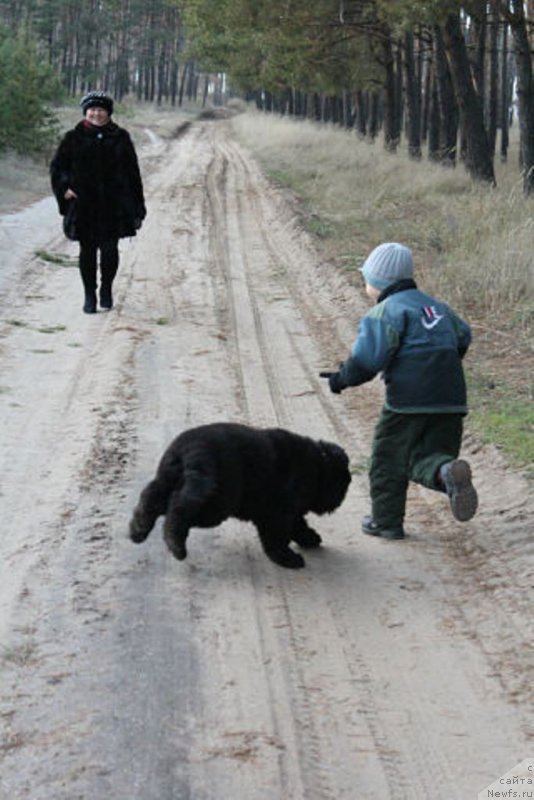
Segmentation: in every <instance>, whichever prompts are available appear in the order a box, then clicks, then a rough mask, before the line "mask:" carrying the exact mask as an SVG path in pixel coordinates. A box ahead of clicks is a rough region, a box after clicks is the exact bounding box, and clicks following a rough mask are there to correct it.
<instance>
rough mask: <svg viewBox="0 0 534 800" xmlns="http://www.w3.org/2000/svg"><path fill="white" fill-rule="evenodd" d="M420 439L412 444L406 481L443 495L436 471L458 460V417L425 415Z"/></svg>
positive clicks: (460, 432)
mask: <svg viewBox="0 0 534 800" xmlns="http://www.w3.org/2000/svg"><path fill="white" fill-rule="evenodd" d="M424 420H425V424H424V426H423V428H422V430H421V435H420V437H419V439H418V440H417V441H415V442H414V445H413V450H412V453H411V458H410V474H409V477H410V480H412V481H414V482H415V483H420V484H421V485H422V486H426V488H427V489H435V490H436V491H439V492H444V491H445V487H444V485H443V484H442V483H441V482H440V481H439V477H438V476H439V470H440V467H441V466H442V465H443V464H445V463H447V462H448V461H452V460H454V459H455V458H457V457H458V454H459V452H460V446H461V443H462V433H463V416H462V415H461V414H425V415H424Z"/></svg>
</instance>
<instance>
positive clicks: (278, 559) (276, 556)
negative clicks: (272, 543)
mask: <svg viewBox="0 0 534 800" xmlns="http://www.w3.org/2000/svg"><path fill="white" fill-rule="evenodd" d="M267 555H268V556H269V558H270V559H271V561H274V563H275V564H278V565H279V566H280V567H286V568H287V569H300V568H301V567H304V566H306V562H305V561H304V559H303V558H302V556H301V555H300V554H299V553H294V552H293V550H290V549H289V547H288V548H287V549H286V550H275V551H269V552H268V553H267Z"/></svg>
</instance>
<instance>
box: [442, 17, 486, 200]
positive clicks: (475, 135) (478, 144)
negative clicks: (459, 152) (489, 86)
mask: <svg viewBox="0 0 534 800" xmlns="http://www.w3.org/2000/svg"><path fill="white" fill-rule="evenodd" d="M443 36H444V43H445V51H446V53H447V59H448V61H449V66H450V69H451V75H452V82H453V86H454V91H455V94H456V99H457V101H458V107H459V109H460V115H461V121H462V128H463V130H464V133H465V137H466V147H467V152H466V156H467V158H466V166H467V169H468V170H469V172H470V174H471V176H472V177H473V178H474V180H477V181H487V182H488V183H492V184H495V173H494V171H493V162H492V159H491V153H490V149H489V142H488V136H487V133H486V129H485V127H484V115H483V109H482V103H481V99H480V96H479V95H478V94H477V92H476V90H475V87H474V85H473V81H472V80H471V75H470V70H469V61H468V58H467V48H466V45H465V39H464V36H463V33H462V28H461V25H460V16H459V14H458V13H455V14H449V16H448V17H447V22H446V23H445V27H444V28H443Z"/></svg>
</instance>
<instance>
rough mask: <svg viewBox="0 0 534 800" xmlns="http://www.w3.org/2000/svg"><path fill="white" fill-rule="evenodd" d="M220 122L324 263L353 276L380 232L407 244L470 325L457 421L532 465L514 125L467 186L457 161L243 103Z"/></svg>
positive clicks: (523, 203)
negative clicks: (442, 161)
mask: <svg viewBox="0 0 534 800" xmlns="http://www.w3.org/2000/svg"><path fill="white" fill-rule="evenodd" d="M232 126H233V129H234V131H235V133H236V135H237V137H238V139H239V140H240V141H241V143H242V144H243V145H245V146H246V147H247V148H248V149H249V150H250V151H251V152H252V153H253V155H254V156H255V157H256V158H257V159H258V161H259V162H260V164H261V165H262V168H263V169H264V171H265V173H266V174H267V176H268V177H269V178H270V180H271V181H272V182H273V183H275V184H276V185H278V186H280V187H282V188H284V189H287V190H288V191H289V192H290V194H291V199H292V200H293V206H295V204H296V206H297V213H298V214H299V217H300V219H301V223H302V225H303V227H304V228H305V229H306V230H307V231H308V232H309V233H310V234H311V235H312V236H313V237H314V238H315V241H316V245H317V248H318V251H319V253H320V254H321V256H322V258H323V259H324V260H325V262H327V263H330V264H332V265H333V266H335V267H336V268H338V269H341V270H343V272H344V273H345V274H346V275H347V276H348V278H349V279H350V280H352V281H354V283H355V285H357V286H360V285H361V277H360V274H359V272H358V267H360V266H361V265H362V263H363V261H364V260H365V257H366V256H367V255H368V253H369V252H370V250H371V249H372V248H373V247H375V246H376V245H377V244H380V242H383V241H401V242H404V243H405V244H407V245H408V246H410V247H411V248H412V250H413V251H414V257H415V263H416V277H417V280H418V282H419V284H420V285H421V287H423V288H424V289H425V290H426V291H428V292H430V293H431V294H435V295H437V296H439V297H443V298H444V299H445V300H446V301H447V302H448V303H450V305H451V306H453V307H454V308H455V309H456V310H457V311H458V312H459V313H460V314H461V315H463V316H464V317H465V318H466V319H467V320H468V321H469V322H470V323H471V324H472V325H473V330H474V333H475V337H474V342H473V346H472V348H471V350H470V352H469V355H468V357H467V359H466V371H467V374H468V381H469V391H470V407H471V409H472V411H471V413H470V415H469V417H468V425H469V426H470V427H471V429H472V430H473V431H475V432H476V434H477V435H478V437H479V438H480V439H482V440H483V441H484V442H490V443H492V444H494V445H496V446H497V447H498V448H499V449H501V450H502V451H503V453H504V454H505V455H506V456H507V458H508V459H509V460H510V462H511V463H513V464H514V465H516V466H519V467H528V466H529V465H532V464H533V463H534V419H533V414H534V409H533V400H534V385H533V379H532V377H529V376H532V375H533V374H534V348H533V346H532V341H533V327H534V326H533V323H534V280H533V277H534V256H533V252H534V214H533V211H534V200H526V199H525V197H524V196H523V194H522V186H521V178H520V175H519V172H518V168H517V163H518V150H517V138H516V137H517V129H515V130H514V129H512V146H511V148H510V152H509V158H508V162H507V163H506V164H501V163H500V162H498V161H497V159H496V162H495V169H496V179H497V187H496V188H495V189H492V188H488V187H487V186H480V185H476V184H474V183H473V182H472V181H471V179H470V178H469V176H468V174H467V172H466V171H465V169H464V168H463V166H461V165H459V166H458V167H457V168H456V169H451V168H446V167H442V166H439V165H437V164H433V163H431V162H428V161H426V160H422V161H420V162H414V161H413V160H411V159H410V158H409V157H408V155H407V154H406V153H405V152H404V150H403V148H402V147H401V148H399V151H398V153H397V154H391V153H387V152H386V151H385V150H384V148H383V145H382V143H381V142H380V141H378V140H377V141H376V142H375V143H374V144H373V143H370V142H368V141H364V140H362V139H360V138H359V137H358V136H357V135H356V133H355V132H353V131H346V130H343V129H341V128H339V127H337V126H331V125H318V124H317V123H313V122H309V121H298V120H294V119H291V118H288V117H281V116H276V115H265V114H261V113H259V112H256V111H255V110H249V111H248V112H247V113H246V114H242V115H240V116H238V117H236V118H235V119H234V120H233V121H232ZM514 137H515V138H514ZM363 296H364V294H363V287H362V297H363ZM349 344H350V343H348V342H347V345H349ZM489 385H492V386H494V387H495V389H492V390H489V389H488V386H489Z"/></svg>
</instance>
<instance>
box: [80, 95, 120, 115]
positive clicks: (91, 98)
mask: <svg viewBox="0 0 534 800" xmlns="http://www.w3.org/2000/svg"><path fill="white" fill-rule="evenodd" d="M80 105H81V107H82V111H83V113H84V114H85V112H86V111H87V109H88V108H94V107H95V106H98V108H103V109H104V110H105V111H107V112H108V114H109V115H110V116H111V115H112V114H113V100H112V99H111V97H110V96H109V95H107V94H106V93H105V92H89V94H86V95H85V96H84V97H82V99H81V100H80Z"/></svg>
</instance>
